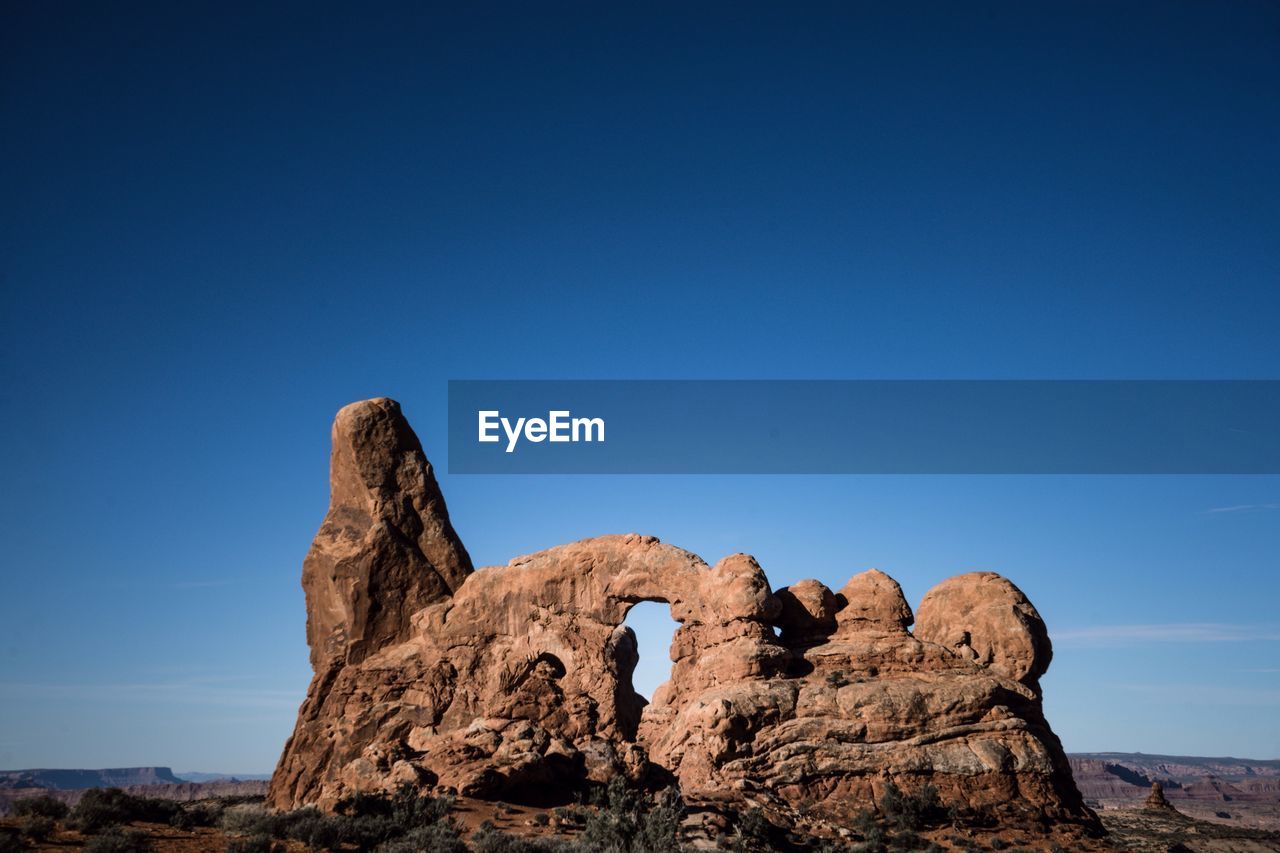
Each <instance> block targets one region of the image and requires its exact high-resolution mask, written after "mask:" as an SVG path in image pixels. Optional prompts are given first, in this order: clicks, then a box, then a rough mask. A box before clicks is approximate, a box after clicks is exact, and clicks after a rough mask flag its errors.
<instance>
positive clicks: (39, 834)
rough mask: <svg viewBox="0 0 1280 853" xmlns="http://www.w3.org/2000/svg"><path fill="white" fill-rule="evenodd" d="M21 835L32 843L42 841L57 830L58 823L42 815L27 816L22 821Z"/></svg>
mask: <svg viewBox="0 0 1280 853" xmlns="http://www.w3.org/2000/svg"><path fill="white" fill-rule="evenodd" d="M21 826H22V834H23V836H25V837H26V838H29V839H31V840H32V841H44V840H45V839H46V838H48V837H49V836H50V835H53V831H54V830H55V829H57V828H58V822H57V821H55V820H54V819H53V818H51V817H44V816H43V815H29V816H27V817H24V818H23V819H22V824H21Z"/></svg>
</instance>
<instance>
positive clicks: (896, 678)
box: [268, 399, 1096, 834]
mask: <svg viewBox="0 0 1280 853" xmlns="http://www.w3.org/2000/svg"><path fill="white" fill-rule="evenodd" d="M330 476H331V488H332V499H331V504H330V508H329V513H328V515H327V517H326V518H325V521H324V524H323V525H322V526H321V528H320V531H319V533H318V534H317V535H316V539H315V543H314V544H313V546H312V549H311V552H310V554H309V555H308V556H307V559H306V562H305V563H304V567H303V587H304V589H305V591H306V597H307V617H308V618H307V638H308V642H309V643H310V645H311V659H312V664H313V667H314V669H315V677H314V679H313V681H312V683H311V687H310V689H309V691H308V694H307V698H306V700H305V702H304V703H303V705H302V708H301V710H300V711H299V714H298V723H297V727H296V729H295V731H294V734H293V736H292V737H291V738H290V739H289V742H288V744H287V745H286V747H285V750H284V754H283V755H282V756H281V758H280V763H279V766H278V767H277V769H276V772H275V775H274V777H273V779H272V781H271V786H270V791H269V795H268V799H269V802H270V803H271V804H272V805H274V806H277V807H280V808H292V807H296V806H299V805H303V804H317V805H319V806H321V807H332V806H333V805H334V804H335V803H337V802H338V800H340V799H341V798H342V797H344V796H347V795H349V794H351V793H353V792H356V791H387V790H391V789H394V788H396V787H397V786H400V785H403V784H411V785H415V786H418V787H420V788H421V789H423V790H440V789H451V790H454V791H456V792H458V793H461V794H463V795H467V796H474V797H482V798H494V799H503V800H509V801H515V802H521V801H523V802H530V803H554V802H565V801H570V800H572V798H573V797H574V795H575V793H576V792H578V791H580V790H582V789H583V788H584V786H587V785H590V784H591V783H592V782H604V781H607V780H608V779H610V778H612V777H614V776H616V775H619V774H621V775H624V776H626V777H628V778H629V779H631V780H634V781H636V782H637V783H642V784H650V785H663V784H667V783H669V782H675V783H677V784H678V785H679V787H680V790H681V792H682V794H683V795H684V797H685V798H686V800H687V801H689V802H691V803H707V804H721V805H722V806H723V807H724V808H726V809H734V808H740V807H745V806H754V807H758V808H760V809H762V810H763V812H764V813H765V815H766V816H767V817H768V818H769V820H771V821H773V822H774V823H776V824H778V825H781V826H786V827H788V828H792V829H798V830H801V831H810V832H813V833H815V834H830V833H831V832H832V831H835V830H838V828H839V827H841V826H844V825H847V824H848V822H849V821H850V820H852V818H853V816H854V815H855V814H856V813H857V812H859V811H861V810H863V809H866V808H868V807H872V808H874V804H875V803H876V802H877V801H878V800H879V799H880V797H881V796H882V794H883V792H884V791H885V790H886V789H887V787H888V786H889V785H890V783H893V784H894V785H896V786H897V787H898V788H899V789H901V790H903V791H905V792H908V793H910V792H913V791H919V790H920V789H922V788H923V787H924V786H925V785H926V784H932V785H933V786H934V787H935V788H936V789H937V790H938V792H939V794H940V796H941V799H942V801H943V803H944V804H946V805H948V806H951V807H954V808H956V809H960V810H966V809H967V810H974V811H982V812H983V813H984V814H989V815H993V816H995V817H996V818H999V819H1009V820H1017V821H1019V822H1020V823H1022V824H1032V825H1041V826H1047V825H1051V824H1055V823H1067V824H1074V825H1076V826H1083V827H1091V826H1093V825H1095V821H1096V818H1095V817H1094V816H1093V815H1092V813H1091V812H1089V811H1088V809H1086V808H1085V807H1084V805H1083V803H1082V801H1081V799H1080V795H1079V793H1078V792H1077V790H1076V788H1075V785H1074V783H1073V781H1072V778H1071V772H1070V769H1069V767H1068V765H1067V759H1066V756H1065V755H1064V753H1063V751H1062V748H1061V746H1060V744H1059V742H1058V739H1057V738H1056V737H1055V736H1054V734H1053V732H1052V731H1051V730H1050V728H1049V725H1048V723H1047V722H1046V721H1045V719H1044V716H1043V713H1042V710H1041V703H1040V688H1039V683H1038V679H1039V677H1040V676H1041V675H1042V674H1043V673H1044V672H1045V670H1046V668H1047V667H1048V665H1049V660H1050V656H1051V650H1050V644H1049V638H1048V634H1047V632H1046V630H1045V627H1044V624H1043V622H1042V621H1041V619H1040V616H1039V614H1037V613H1036V610H1035V608H1034V607H1032V606H1031V603H1030V602H1029V601H1028V600H1027V599H1026V597H1025V596H1024V595H1023V594H1022V592H1021V591H1019V590H1018V588H1017V587H1015V586H1014V585H1013V584H1012V583H1010V582H1009V581H1007V580H1005V579H1004V578H1002V577H1000V576H998V575H995V574H992V573H988V572H979V573H973V574H968V575H961V576H959V577H955V578H951V579H949V580H947V581H944V582H943V583H941V584H939V585H938V586H937V587H935V588H934V589H933V590H931V591H930V592H929V593H928V594H927V595H926V596H925V598H924V601H923V602H922V604H921V606H920V613H919V619H918V622H917V624H916V627H915V630H914V633H913V632H912V631H910V630H909V628H910V626H911V625H912V621H913V616H912V612H911V608H910V607H909V606H908V605H907V602H906V600H905V598H904V597H903V594H902V589H901V588H900V587H899V586H898V584H897V582H895V581H894V580H893V579H892V578H890V577H889V576H887V575H885V574H883V573H881V572H878V571H874V570H873V571H868V572H863V573H861V574H858V575H855V576H854V577H853V578H852V579H851V580H850V581H849V582H848V583H847V584H846V585H845V586H844V588H843V589H841V590H840V591H839V592H838V593H836V592H832V591H831V590H830V589H829V588H827V587H826V586H824V585H823V584H821V583H819V582H818V581H814V580H807V581H801V582H800V583H797V584H794V585H793V586H791V587H788V588H785V589H780V590H777V591H776V592H775V591H773V590H771V588H770V585H769V581H768V579H767V578H766V577H765V575H764V572H763V571H762V570H761V568H760V566H759V564H758V563H756V561H755V560H754V559H753V558H751V557H749V556H747V555H745V554H734V555H731V556H729V557H725V558H724V559H722V560H721V561H720V562H719V563H717V564H716V565H715V566H714V567H713V566H708V565H707V564H706V563H705V562H703V560H702V559H700V558H699V557H697V556H695V555H694V554H690V553H689V552H687V551H684V550H681V549H680V548H677V547H674V546H672V545H667V544H664V543H662V542H659V541H658V540H657V539H655V538H653V537H649V536H639V535H635V534H631V535H625V536H602V537H599V538H595V539H586V540H583V541H581V542H574V543H570V544H567V545H561V546H559V547H557V548H552V549H550V550H547V551H542V552H540V553H537V554H532V555H529V556H525V557H518V558H516V559H514V560H512V561H511V562H510V563H509V564H508V565H506V566H495V567H490V568H484V569H480V570H478V571H474V572H473V570H472V566H471V562H470V558H469V557H468V556H467V552H466V550H465V548H463V546H462V544H461V542H460V541H459V539H458V537H457V535H456V534H455V533H454V530H453V528H452V526H451V525H450V523H449V516H448V512H447V510H446V508H445V504H444V499H443V497H442V496H441V495H440V491H439V488H438V486H437V485H436V481H435V478H434V477H433V475H432V473H431V466H430V464H429V463H428V462H427V460H426V458H425V456H424V455H423V453H422V449H421V446H420V445H419V443H418V440H417V438H416V437H415V436H414V434H413V432H412V430H411V429H410V428H409V426H408V424H407V423H406V422H405V420H404V418H403V417H402V416H401V414H400V410H399V406H398V405H397V404H396V403H394V402H393V401H390V400H386V399H377V400H369V401H365V402H361V403H355V404H353V405H350V406H347V407H346V408H344V409H343V410H342V411H341V412H339V414H338V416H337V419H336V420H335V423H334V427H333V455H332V470H331V475H330ZM641 601H659V602H665V603H667V604H668V605H669V606H670V608H671V614H672V617H673V618H674V619H675V620H676V621H677V622H678V623H679V628H678V629H677V630H676V632H675V636H674V639H673V642H672V646H671V659H672V662H673V665H672V670H671V679H670V681H668V682H667V683H666V684H664V685H663V686H662V687H660V688H659V689H658V690H657V692H656V693H655V695H654V697H653V701H652V703H649V704H646V702H645V700H644V699H643V698H642V697H640V696H639V695H637V694H636V692H635V691H634V689H633V688H632V685H631V673H632V670H633V669H634V667H635V665H636V661H637V652H636V642H635V637H634V634H632V632H631V630H630V629H629V628H627V627H625V626H624V625H623V620H624V619H625V618H626V615H627V611H628V610H629V609H630V608H631V607H632V606H633V605H634V604H636V603H637V602H641Z"/></svg>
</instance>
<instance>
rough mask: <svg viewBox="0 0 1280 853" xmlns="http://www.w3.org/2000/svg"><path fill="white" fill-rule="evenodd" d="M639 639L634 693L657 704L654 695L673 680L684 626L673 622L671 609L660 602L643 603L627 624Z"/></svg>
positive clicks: (629, 613) (633, 681)
mask: <svg viewBox="0 0 1280 853" xmlns="http://www.w3.org/2000/svg"><path fill="white" fill-rule="evenodd" d="M622 624H624V625H625V626H627V627H628V628H630V629H631V630H632V632H633V633H634V634H635V637H636V651H637V652H638V653H639V657H640V660H639V662H638V663H637V664H636V667H635V670H634V671H633V672H632V673H631V689H632V690H634V691H635V692H636V693H638V694H640V695H641V696H642V697H644V700H645V702H646V703H648V702H652V701H653V694H654V691H656V690H657V689H658V687H659V686H661V685H662V684H665V683H666V682H667V681H669V680H670V679H671V643H672V641H673V638H674V636H675V632H676V629H677V628H679V627H680V623H679V622H677V621H676V620H674V619H672V618H671V607H670V606H669V605H667V604H666V603H665V602H660V601H641V602H638V603H636V604H635V605H634V606H633V607H632V608H631V610H630V611H628V613H627V618H626V619H625V620H624V621H623V623H622Z"/></svg>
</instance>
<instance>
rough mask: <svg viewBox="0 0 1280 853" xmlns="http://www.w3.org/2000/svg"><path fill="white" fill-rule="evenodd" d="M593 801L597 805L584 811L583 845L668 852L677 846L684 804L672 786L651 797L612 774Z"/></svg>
mask: <svg viewBox="0 0 1280 853" xmlns="http://www.w3.org/2000/svg"><path fill="white" fill-rule="evenodd" d="M596 801H597V803H598V806H599V807H598V808H597V809H596V810H595V811H592V812H589V813H588V814H587V819H586V825H585V826H584V827H583V830H582V836H581V838H579V839H578V843H579V845H580V846H582V847H583V848H584V849H587V850H610V851H621V853H667V851H671V850H677V849H679V848H680V839H679V830H680V822H681V820H683V819H684V804H683V803H682V802H681V801H680V795H679V794H678V793H677V792H676V791H675V789H674V788H668V789H667V790H666V791H663V792H662V793H661V794H660V795H658V797H657V798H653V797H650V796H648V795H646V794H645V793H644V792H642V791H639V790H637V789H635V788H632V787H631V786H630V785H628V784H627V781H626V780H625V779H624V778H622V777H621V776H615V777H614V778H613V779H612V780H610V782H609V786H608V787H607V788H606V789H605V791H604V793H603V794H602V795H599V796H597V797H596Z"/></svg>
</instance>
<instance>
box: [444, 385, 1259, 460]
mask: <svg viewBox="0 0 1280 853" xmlns="http://www.w3.org/2000/svg"><path fill="white" fill-rule="evenodd" d="M482 413H487V414H482ZM522 418H523V419H524V421H523V425H521V420H520V419H522ZM503 419H505V421H506V423H505V425H504V424H503ZM485 423H487V424H488V428H487V430H485V429H484V426H485ZM601 424H602V426H601ZM482 432H484V434H486V435H487V436H488V437H489V439H490V440H487V441H481V440H480V438H481V434H482ZM513 435H514V436H515V440H514V441H513V440H512V436H513ZM495 436H496V440H494V437H495ZM449 472H450V473H451V474H1280V381H1276V380H1266V381H1254V380H1240V381H1235V380H1232V381H1145V380H1144V381H1127V380H1126V381H1074V380H1073V381H1060V380H1043V381H1041V380H1036V381H1022V380H1018V381H1003V380H994V381H986V380H973V381H969V380H966V381H949V380H948V381H943V380H939V381H899V380H855V381H826V380H816V381H791V380H786V381H783V380H745V381H732V380H709V381H703V380H680V381H668V380H620V381H612V380H610V381H597V380H511V381H504V380H476V381H472V380H454V381H451V382H450V383H449Z"/></svg>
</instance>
